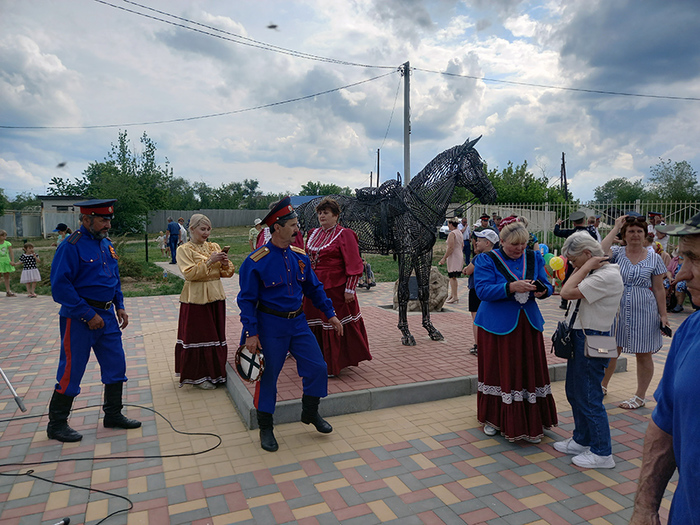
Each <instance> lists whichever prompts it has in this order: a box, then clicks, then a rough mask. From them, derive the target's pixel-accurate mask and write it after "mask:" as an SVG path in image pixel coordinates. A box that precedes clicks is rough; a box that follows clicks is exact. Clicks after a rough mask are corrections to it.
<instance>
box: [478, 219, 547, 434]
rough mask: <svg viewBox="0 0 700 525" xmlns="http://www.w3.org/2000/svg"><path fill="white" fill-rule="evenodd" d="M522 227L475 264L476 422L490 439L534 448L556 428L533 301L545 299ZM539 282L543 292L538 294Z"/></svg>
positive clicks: (513, 227) (538, 264) (510, 230)
mask: <svg viewBox="0 0 700 525" xmlns="http://www.w3.org/2000/svg"><path fill="white" fill-rule="evenodd" d="M528 238H529V234H528V231H527V229H526V228H525V225H524V224H523V223H522V222H514V223H511V224H508V225H507V226H505V227H504V228H503V229H502V230H501V234H500V239H501V247H500V248H499V249H498V250H492V251H491V252H489V253H488V254H487V256H486V257H477V258H476V259H475V260H474V280H475V284H476V293H477V295H478V296H479V299H481V304H480V305H479V310H478V312H477V314H476V318H475V319H474V323H475V324H476V325H477V326H478V327H479V328H482V330H479V334H478V345H479V354H478V356H479V369H478V370H479V372H478V392H477V418H478V419H479V422H480V423H483V425H484V433H485V434H486V435H489V436H493V435H495V434H496V433H497V432H499V431H500V433H501V434H502V435H503V436H504V437H505V438H506V439H508V440H509V441H517V440H521V439H522V440H524V441H527V442H529V443H539V442H540V440H541V438H542V436H543V435H544V432H543V429H544V428H551V427H552V426H556V424H557V410H556V406H555V404H554V398H553V397H552V390H551V387H550V383H549V372H548V370H547V359H546V357H545V350H544V340H543V338H542V330H543V328H544V318H543V317H542V314H541V313H540V310H539V308H538V307H537V304H536V303H535V298H543V297H547V296H548V295H550V294H551V293H552V286H551V285H550V284H549V281H548V280H547V273H546V272H545V269H544V259H543V258H542V255H540V252H534V251H532V250H527V249H526V246H527V241H528ZM535 281H539V283H541V284H540V286H543V287H544V288H540V289H541V290H542V291H539V292H538V291H537V286H536V285H535V284H534V283H535Z"/></svg>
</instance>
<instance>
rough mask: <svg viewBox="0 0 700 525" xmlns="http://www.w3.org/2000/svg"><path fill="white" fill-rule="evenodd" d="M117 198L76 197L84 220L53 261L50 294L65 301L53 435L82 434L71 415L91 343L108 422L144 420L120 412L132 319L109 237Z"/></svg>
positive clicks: (125, 424) (67, 438)
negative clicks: (125, 336)
mask: <svg viewBox="0 0 700 525" xmlns="http://www.w3.org/2000/svg"><path fill="white" fill-rule="evenodd" d="M115 202H116V201H115V200H113V199H112V200H98V199H93V200H89V201H85V202H79V203H76V204H75V206H79V207H80V222H81V223H82V225H81V226H80V228H79V229H78V230H76V231H75V232H74V233H73V234H72V235H71V236H70V237H68V238H67V239H66V240H65V242H62V243H61V244H60V245H59V246H58V248H57V249H56V255H54V258H53V262H52V263H51V294H52V295H53V300H54V301H56V302H57V303H59V304H60V305H61V309H60V311H59V316H60V317H59V326H60V331H61V355H60V359H59V362H58V372H57V374H56V381H57V382H56V387H55V389H54V392H53V396H52V397H51V402H50V404H49V425H48V428H47V430H46V433H47V434H48V436H49V438H50V439H57V440H58V441H63V442H74V441H80V440H81V439H82V438H83V436H82V435H81V434H80V433H78V432H76V431H75V430H73V429H72V428H71V427H70V426H69V425H68V415H69V414H70V411H71V407H72V406H73V399H74V398H75V396H77V395H78V394H79V393H80V382H81V380H82V378H83V374H84V373H85V367H86V365H87V362H88V359H89V358H90V349H91V348H92V349H93V351H94V352H95V356H96V357H97V361H98V362H99V364H100V370H101V373H102V382H103V383H104V385H105V393H104V405H103V409H104V412H105V417H104V421H103V423H104V426H105V427H106V428H138V427H140V426H141V422H140V421H135V420H133V419H128V418H126V417H124V415H122V413H121V411H122V408H123V405H122V387H123V385H124V382H125V381H126V380H127V379H126V358H125V356H124V348H123V347H122V334H121V330H123V329H124V328H126V326H127V325H128V324H129V316H128V315H127V314H126V311H125V310H124V296H123V295H122V290H121V281H120V279H119V267H118V265H117V253H116V252H115V251H114V246H112V243H111V242H110V240H109V239H108V238H107V235H108V233H109V228H110V227H111V221H112V218H113V217H114V203H115ZM115 308H116V316H115Z"/></svg>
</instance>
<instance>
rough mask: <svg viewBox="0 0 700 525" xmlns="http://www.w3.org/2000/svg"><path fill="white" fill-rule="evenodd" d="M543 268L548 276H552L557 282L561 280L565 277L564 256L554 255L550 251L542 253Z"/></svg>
mask: <svg viewBox="0 0 700 525" xmlns="http://www.w3.org/2000/svg"><path fill="white" fill-rule="evenodd" d="M544 262H545V265H544V269H545V271H546V272H547V275H548V276H549V277H553V278H554V279H555V280H556V281H557V284H561V282H562V281H563V280H564V278H565V277H566V257H564V256H563V255H562V256H556V255H553V254H551V253H546V254H545V255H544Z"/></svg>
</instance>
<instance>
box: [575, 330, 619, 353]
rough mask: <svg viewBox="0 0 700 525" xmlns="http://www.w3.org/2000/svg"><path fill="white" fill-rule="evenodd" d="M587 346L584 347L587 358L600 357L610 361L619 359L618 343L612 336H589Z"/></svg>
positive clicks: (587, 336)
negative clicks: (614, 358) (613, 358)
mask: <svg viewBox="0 0 700 525" xmlns="http://www.w3.org/2000/svg"><path fill="white" fill-rule="evenodd" d="M583 334H584V335H585V336H586V345H585V346H584V354H585V355H586V357H599V358H603V359H608V358H611V357H617V341H616V340H615V337H613V336H612V335H587V334H586V331H585V330H584V331H583Z"/></svg>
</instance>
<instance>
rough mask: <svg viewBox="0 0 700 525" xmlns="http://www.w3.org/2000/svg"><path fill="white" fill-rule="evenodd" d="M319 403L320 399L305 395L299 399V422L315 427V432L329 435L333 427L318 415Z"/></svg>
mask: <svg viewBox="0 0 700 525" xmlns="http://www.w3.org/2000/svg"><path fill="white" fill-rule="evenodd" d="M320 402H321V398H320V397H316V396H307V395H306V394H304V395H303V396H302V397H301V422H302V423H306V424H307V425H313V426H315V427H316V430H318V431H319V432H321V433H322V434H330V433H331V432H333V427H332V426H331V424H330V423H329V422H328V421H326V420H325V419H323V418H322V417H321V416H320V415H319V413H318V404H319V403H320Z"/></svg>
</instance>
